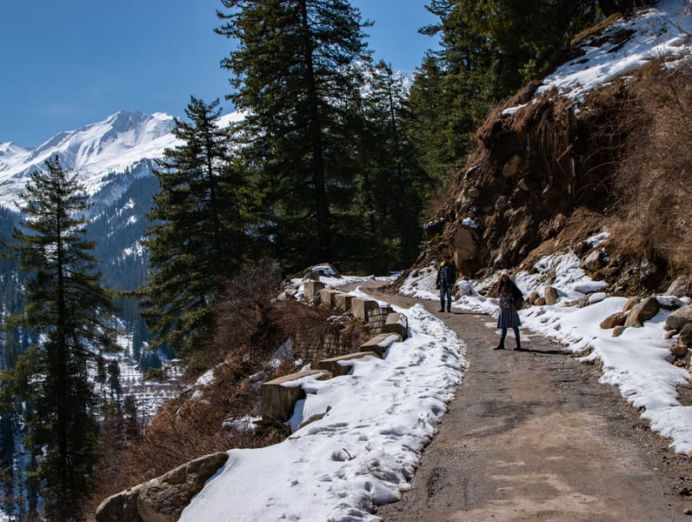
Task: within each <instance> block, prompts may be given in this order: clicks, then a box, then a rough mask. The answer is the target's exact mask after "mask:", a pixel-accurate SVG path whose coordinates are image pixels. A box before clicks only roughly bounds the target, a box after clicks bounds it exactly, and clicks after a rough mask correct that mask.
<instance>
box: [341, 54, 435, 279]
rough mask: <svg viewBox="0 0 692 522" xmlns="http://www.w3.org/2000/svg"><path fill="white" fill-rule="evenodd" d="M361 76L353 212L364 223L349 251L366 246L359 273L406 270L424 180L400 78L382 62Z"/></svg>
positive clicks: (414, 247)
mask: <svg viewBox="0 0 692 522" xmlns="http://www.w3.org/2000/svg"><path fill="white" fill-rule="evenodd" d="M364 76H365V77H366V79H367V83H366V85H365V87H364V89H363V92H364V95H363V99H362V116H363V118H362V121H363V129H362V131H361V132H360V133H359V134H360V135H359V141H358V142H357V156H358V158H359V160H360V163H359V167H358V171H357V172H358V178H359V180H360V186H359V190H358V192H357V194H358V202H359V203H360V205H358V206H357V207H356V211H357V212H358V214H359V215H360V216H362V217H363V218H364V219H363V220H362V223H361V224H360V226H359V227H358V228H357V232H358V236H359V237H357V238H354V239H355V240H356V241H359V242H360V245H357V244H354V250H355V251H361V252H362V251H363V248H364V247H369V252H368V253H367V256H366V261H368V263H369V266H368V265H366V266H364V267H362V268H363V269H365V270H373V269H374V270H378V271H384V270H388V269H392V268H399V267H402V266H407V265H408V264H410V263H412V262H413V261H414V260H415V258H416V257H417V255H418V247H419V242H420V239H421V238H420V234H421V227H420V223H419V220H420V217H421V216H420V214H421V211H422V209H423V201H424V197H425V194H426V193H427V192H428V191H429V186H430V179H429V178H428V176H427V175H426V174H425V172H424V170H423V169H422V167H421V166H420V162H419V160H418V157H417V155H416V153H415V151H414V150H413V147H412V143H411V137H410V130H411V129H410V126H409V122H410V114H409V110H408V107H407V106H406V96H407V90H406V88H405V86H404V82H403V79H402V78H401V77H400V76H399V75H396V74H394V73H393V71H392V69H391V67H389V66H388V65H386V64H385V63H384V62H379V63H377V64H375V65H374V66H372V67H370V66H369V67H368V69H367V73H366V74H364ZM383 246H384V247H385V248H383Z"/></svg>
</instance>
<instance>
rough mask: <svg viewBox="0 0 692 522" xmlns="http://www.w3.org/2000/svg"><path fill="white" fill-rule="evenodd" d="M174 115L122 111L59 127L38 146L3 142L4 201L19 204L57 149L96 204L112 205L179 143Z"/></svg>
mask: <svg viewBox="0 0 692 522" xmlns="http://www.w3.org/2000/svg"><path fill="white" fill-rule="evenodd" d="M174 124H175V123H174V119H173V117H172V116H170V115H168V114H164V113H154V114H152V115H148V114H144V113H141V112H128V111H119V112H117V113H115V114H113V115H111V116H109V117H108V118H106V119H105V120H103V121H101V122H97V123H92V124H89V125H85V126H84V127H82V128H80V129H77V130H72V131H64V132H60V133H58V134H57V135H55V136H53V137H52V138H51V139H49V140H48V141H46V142H45V143H42V144H41V145H39V146H38V147H36V148H34V149H25V148H23V147H20V146H17V145H15V144H13V143H3V144H2V145H0V154H2V155H0V205H3V206H6V207H9V208H14V204H15V202H16V200H17V196H18V194H19V192H20V191H21V190H22V189H23V188H24V185H25V184H26V181H27V179H28V177H29V175H30V173H31V172H33V171H34V170H35V169H37V168H42V167H43V164H44V162H45V161H46V160H47V159H49V158H50V157H52V156H53V155H55V154H58V155H59V156H60V160H61V162H62V165H63V166H64V167H66V168H68V169H72V170H73V171H75V172H76V173H77V174H78V176H79V180H80V182H81V183H82V184H83V185H84V186H85V187H86V190H87V192H88V193H89V195H91V196H92V197H93V198H94V203H95V205H96V207H97V208H98V207H99V206H104V205H108V204H109V203H111V202H112V201H113V199H114V198H115V197H117V196H119V195H120V194H121V193H122V191H123V189H124V185H126V184H128V182H130V181H132V180H134V179H137V178H139V177H143V176H146V175H150V174H151V169H152V167H153V163H152V160H154V159H157V158H160V157H161V155H162V153H163V151H164V149H166V148H167V147H173V146H175V145H176V139H175V137H174V136H173V135H172V134H171V130H172V129H173V126H174Z"/></svg>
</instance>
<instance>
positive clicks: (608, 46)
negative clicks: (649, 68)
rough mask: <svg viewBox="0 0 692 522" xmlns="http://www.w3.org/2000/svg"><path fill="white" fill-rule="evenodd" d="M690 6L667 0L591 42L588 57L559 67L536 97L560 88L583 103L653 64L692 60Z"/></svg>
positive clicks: (680, 0)
mask: <svg viewBox="0 0 692 522" xmlns="http://www.w3.org/2000/svg"><path fill="white" fill-rule="evenodd" d="M690 5H691V4H690V2H689V1H688V0H662V1H661V2H659V4H658V5H657V6H656V7H653V8H651V9H647V10H645V11H643V12H642V13H640V14H638V15H637V16H636V17H633V18H630V19H623V20H619V21H617V22H615V23H614V24H612V25H611V26H610V27H608V28H607V29H606V30H605V31H604V32H603V33H599V34H598V35H596V36H592V37H589V38H587V39H586V40H585V41H584V42H583V43H582V44H581V45H580V48H581V49H582V50H583V51H584V55H583V56H579V57H577V58H575V59H573V60H571V61H570V62H568V63H566V64H564V65H562V66H560V67H558V68H557V70H556V71H555V72H553V73H552V74H550V75H549V76H548V77H546V78H545V79H544V80H543V83H542V84H541V86H540V87H539V88H538V91H537V94H540V93H542V92H545V91H548V90H550V89H552V88H556V89H558V91H560V92H562V93H564V94H565V95H566V96H568V97H570V98H576V99H582V98H583V96H584V95H586V94H587V93H588V92H589V91H591V90H593V89H595V88H597V87H599V86H601V85H604V84H606V83H608V82H611V81H612V80H614V79H615V78H618V77H620V76H623V75H626V74H629V73H631V72H633V71H635V70H637V69H639V68H640V67H642V66H644V65H646V63H647V62H649V61H651V60H656V59H668V60H675V59H685V60H689V56H690V33H692V16H691V9H690ZM601 42H605V43H601Z"/></svg>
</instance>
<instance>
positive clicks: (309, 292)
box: [303, 281, 324, 299]
mask: <svg viewBox="0 0 692 522" xmlns="http://www.w3.org/2000/svg"><path fill="white" fill-rule="evenodd" d="M323 288H324V283H320V282H319V281H306V282H305V283H304V284H303V296H304V297H305V298H306V299H312V298H313V297H315V296H316V295H318V294H319V293H320V290H322V289H323Z"/></svg>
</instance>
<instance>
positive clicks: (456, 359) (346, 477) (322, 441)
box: [180, 305, 466, 522]
mask: <svg viewBox="0 0 692 522" xmlns="http://www.w3.org/2000/svg"><path fill="white" fill-rule="evenodd" d="M395 308H396V309H397V311H401V312H405V313H406V315H407V317H408V320H409V327H410V332H411V336H410V338H409V339H407V340H406V341H404V342H401V343H395V344H394V345H392V347H391V348H390V349H389V350H388V351H387V352H385V355H384V359H379V358H375V357H366V358H364V359H359V360H354V361H350V362H349V364H352V365H353V369H352V371H351V373H350V374H349V375H345V376H341V377H335V378H333V379H330V380H328V381H318V380H316V379H315V378H312V377H311V378H307V379H305V380H304V381H302V383H301V385H302V386H303V388H304V389H305V391H306V392H307V398H306V399H305V400H304V401H300V402H299V403H298V404H297V405H296V410H295V414H294V418H293V419H292V420H291V424H292V425H298V424H300V423H301V422H302V421H303V420H305V419H309V418H310V417H312V416H313V415H317V414H325V412H326V414H325V415H324V417H322V418H321V419H320V420H317V421H314V422H311V423H309V424H308V425H306V426H304V427H303V428H301V429H299V430H297V431H295V432H294V433H293V434H292V435H291V436H290V437H289V438H288V439H286V440H285V441H283V442H281V443H280V444H276V445H274V446H269V447H266V448H260V449H241V450H231V451H230V452H229V455H230V458H229V460H228V462H227V464H226V465H225V466H224V467H223V468H222V469H221V470H220V471H219V472H218V473H217V474H216V475H215V476H214V477H213V478H211V479H210V480H209V481H208V482H207V484H206V486H205V488H204V489H203V490H202V491H201V492H200V493H199V494H198V495H197V496H196V497H194V498H193V500H192V502H191V504H190V505H189V506H188V507H187V508H186V509H185V511H184V512H183V514H182V517H181V519H180V520H181V521H189V522H197V521H199V520H209V521H217V520H224V521H231V520H239V521H240V520H242V521H250V520H257V521H260V520H325V521H327V520H380V519H379V518H378V517H377V516H375V515H372V514H371V513H370V511H371V510H372V508H373V506H374V505H376V504H382V503H386V502H393V501H395V500H397V499H399V498H400V497H401V493H402V492H403V491H406V490H408V489H410V487H411V486H410V484H409V481H410V480H411V477H412V476H413V472H414V470H415V468H416V466H417V465H418V462H419V460H420V452H421V450H422V449H423V447H424V446H425V445H426V444H427V443H428V442H429V441H430V440H431V438H432V436H433V433H434V430H435V425H436V424H437V422H438V419H439V417H440V416H441V415H442V414H443V413H445V411H446V410H447V406H446V404H447V403H448V402H449V401H450V400H451V399H452V397H453V395H454V391H455V389H456V388H457V386H458V385H459V383H460V382H461V377H462V371H463V369H464V367H465V365H466V362H465V359H464V353H463V352H464V347H463V346H462V345H461V344H460V342H459V340H458V339H457V336H456V334H455V333H454V332H453V331H451V330H449V329H448V328H447V327H446V326H445V325H444V323H443V322H442V321H440V320H438V319H436V318H435V317H433V316H432V315H430V314H429V313H428V312H427V311H426V310H425V309H424V308H423V307H422V306H420V305H418V306H415V307H413V308H409V309H406V310H400V309H398V308H397V307H395Z"/></svg>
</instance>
